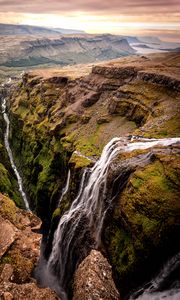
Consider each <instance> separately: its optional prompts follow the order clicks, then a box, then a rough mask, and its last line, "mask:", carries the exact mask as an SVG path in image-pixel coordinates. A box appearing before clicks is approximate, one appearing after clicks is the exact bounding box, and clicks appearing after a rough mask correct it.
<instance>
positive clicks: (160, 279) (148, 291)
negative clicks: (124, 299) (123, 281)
mask: <svg viewBox="0 0 180 300" xmlns="http://www.w3.org/2000/svg"><path fill="white" fill-rule="evenodd" d="M178 268H180V252H179V253H178V254H176V255H175V256H173V257H172V258H171V259H170V260H169V261H168V262H167V263H166V264H165V265H164V267H163V268H162V270H161V271H160V272H159V274H158V275H157V276H156V277H155V278H154V279H152V280H151V281H150V282H148V283H146V285H145V286H144V287H142V288H140V289H138V290H137V291H136V292H135V293H133V294H132V295H131V296H130V298H129V300H134V299H137V300H163V299H166V300H168V299H171V300H179V299H180V278H179V280H177V281H176V282H173V286H170V287H168V289H162V285H163V284H165V286H166V281H168V277H169V276H171V274H172V273H173V272H174V271H176V270H177V269H178ZM179 275H180V274H179Z"/></svg>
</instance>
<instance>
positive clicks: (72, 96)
mask: <svg viewBox="0 0 180 300" xmlns="http://www.w3.org/2000/svg"><path fill="white" fill-rule="evenodd" d="M177 62H178V58H177V56H176V54H173V55H172V54H167V55H166V56H163V57H159V56H158V57H157V56H149V57H132V58H128V59H124V60H119V61H115V62H113V63H109V64H106V65H98V66H95V67H93V69H92V72H91V73H90V74H89V75H87V76H84V77H79V78H78V77H77V78H75V79H72V78H71V77H69V76H68V74H67V76H66V75H65V74H64V75H63V76H62V75H59V76H58V74H56V75H54V76H52V75H51V76H44V77H41V76H40V75H39V74H38V72H33V73H30V74H25V75H24V76H23V78H22V80H21V81H19V82H17V83H14V84H13V85H12V88H11V92H10V95H9V98H8V103H9V109H10V120H11V138H10V141H11V146H12V149H13V153H14V157H15V159H16V164H17V166H18V168H19V170H20V171H21V174H23V178H24V186H25V189H26V192H27V195H28V197H29V200H30V203H31V207H32V208H33V210H34V211H35V212H36V213H37V214H38V216H39V217H40V218H41V219H42V221H43V226H42V229H44V232H45V233H46V237H47V232H48V230H49V229H50V234H49V236H48V239H47V244H46V256H47V257H48V256H49V253H50V251H51V247H52V236H53V233H54V230H55V228H56V227H57V224H58V221H59V218H60V217H61V216H62V214H63V212H65V211H66V210H67V209H68V208H69V206H70V204H71V203H72V201H73V199H74V197H75V196H76V194H77V191H78V188H79V182H80V179H81V176H82V170H83V169H84V168H85V167H87V166H91V165H93V164H94V162H95V161H96V160H97V158H98V157H99V155H100V153H101V151H102V148H103V147H104V145H105V144H106V143H107V142H108V141H109V140H110V139H111V138H112V137H114V136H123V137H128V136H129V138H131V136H132V135H136V136H137V135H139V136H143V137H146V138H157V137H158V138H164V137H176V136H178V135H179V128H178V109H179V94H178V92H179V88H180V81H179V75H178V67H176V66H177ZM147 152H148V151H147V150H145V151H134V152H133V153H131V154H126V153H124V154H121V155H120V156H118V157H117V159H116V161H115V163H114V168H113V167H112V169H111V172H110V173H109V181H108V182H109V183H108V184H109V191H110V193H112V194H113V195H116V197H115V201H114V203H113V205H112V208H111V210H110V211H109V213H108V215H107V218H106V220H105V223H104V228H103V232H102V243H101V245H100V250H101V251H102V252H103V254H104V255H105V256H107V257H108V260H109V261H110V262H111V265H112V268H113V275H114V278H115V280H116V284H117V286H118V288H120V290H121V293H122V295H124V294H127V291H129V290H130V289H131V288H133V287H134V286H136V285H138V284H139V283H140V282H142V281H143V280H144V279H145V276H144V271H145V269H146V268H149V273H151V274H153V272H155V271H156V269H157V267H158V266H159V265H160V263H162V262H163V261H164V260H165V259H167V258H168V257H169V256H170V255H172V254H174V253H175V252H176V251H178V249H179V245H178V243H177V239H178V232H179V227H180V222H179V221H180V218H179V217H180V216H179V201H178V199H179V194H178V186H179V181H178V176H179V175H178V174H179V146H178V145H175V146H171V147H168V148H167V149H164V148H163V147H160V148H158V149H154V150H153V151H151V152H152V153H151V154H152V160H151V162H150V163H149V164H147V165H143V166H142V165H140V166H137V165H136V166H134V167H133V168H131V169H130V171H129V172H128V176H126V178H123V177H122V180H123V182H124V185H122V184H121V181H117V182H116V183H113V181H114V178H116V177H117V176H118V172H119V171H118V170H119V169H118V166H119V167H120V166H121V163H122V161H126V162H128V161H129V160H130V162H131V160H132V159H133V157H136V156H137V155H141V154H143V153H147ZM69 168H70V169H71V179H70V186H69V190H68V193H67V194H66V196H65V197H64V198H63V200H62V202H61V205H60V207H59V208H57V203H58V200H59V198H60V196H61V191H62V188H63V187H64V186H65V183H66V178H67V173H68V169H69ZM111 188H113V189H112V190H111ZM152 259H153V260H154V261H155V264H154V265H153V266H152V264H151V260H152Z"/></svg>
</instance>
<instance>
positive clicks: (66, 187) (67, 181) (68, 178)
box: [58, 169, 71, 206]
mask: <svg viewBox="0 0 180 300" xmlns="http://www.w3.org/2000/svg"><path fill="white" fill-rule="evenodd" d="M70 177H71V171H70V169H69V170H68V175H67V180H66V185H65V187H64V188H63V189H62V193H61V197H60V199H59V203H58V206H60V204H61V201H62V199H63V197H64V196H65V195H66V194H67V192H68V189H69V182H70Z"/></svg>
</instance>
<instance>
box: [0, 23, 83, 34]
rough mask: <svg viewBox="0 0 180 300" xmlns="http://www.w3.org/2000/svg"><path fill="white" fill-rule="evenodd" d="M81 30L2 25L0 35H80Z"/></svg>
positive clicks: (0, 24) (0, 25)
mask: <svg viewBox="0 0 180 300" xmlns="http://www.w3.org/2000/svg"><path fill="white" fill-rule="evenodd" d="M80 33H85V32H84V31H81V30H74V29H64V28H54V29H53V28H46V27H41V26H30V25H14V24H2V23H0V35H56V34H58V35H59V34H80Z"/></svg>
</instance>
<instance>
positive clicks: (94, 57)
mask: <svg viewBox="0 0 180 300" xmlns="http://www.w3.org/2000/svg"><path fill="white" fill-rule="evenodd" d="M0 48H1V53H0V65H1V66H5V67H30V66H34V65H42V64H51V65H52V64H54V65H61V66H63V65H68V64H71V65H73V64H77V63H90V62H95V61H101V60H109V59H113V58H118V57H121V56H126V55H130V54H133V53H135V51H134V50H133V48H132V47H131V46H130V45H129V43H128V42H127V40H126V39H123V38H122V37H118V36H111V35H102V36H98V35H94V36H93V35H90V36H88V35H79V36H76V35H75V36H74V35H68V36H61V37H50V36H48V37H43V36H40V37H38V38H37V37H33V36H30V37H28V38H27V36H24V37H23V36H2V37H1V41H0Z"/></svg>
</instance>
